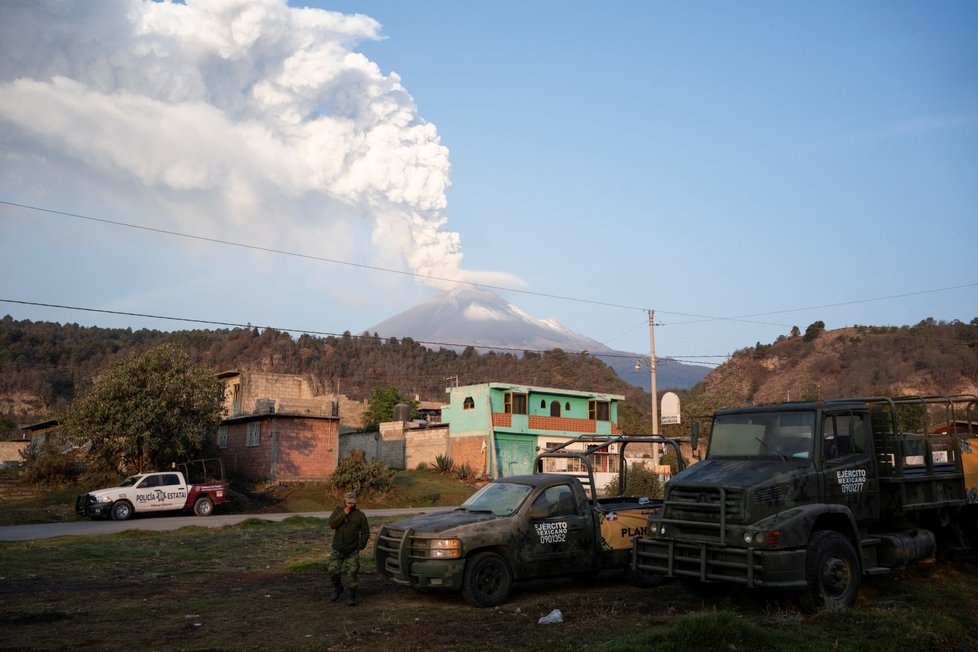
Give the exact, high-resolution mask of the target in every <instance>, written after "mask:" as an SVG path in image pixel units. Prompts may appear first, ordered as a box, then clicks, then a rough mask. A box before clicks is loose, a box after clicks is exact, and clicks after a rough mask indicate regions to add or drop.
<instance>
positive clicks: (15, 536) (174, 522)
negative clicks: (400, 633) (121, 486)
mask: <svg viewBox="0 0 978 652" xmlns="http://www.w3.org/2000/svg"><path fill="white" fill-rule="evenodd" d="M449 509H453V508H452V507H425V508H417V507H403V508H397V509H365V510H363V511H364V513H366V514H367V516H368V517H369V516H396V515H399V514H423V513H426V512H440V511H445V510H449ZM292 516H311V517H313V518H329V512H302V513H294V512H279V513H273V514H213V515H211V516H207V517H200V516H167V515H164V514H160V515H155V514H154V515H150V516H143V517H136V518H133V519H131V520H128V521H71V522H68V523H38V524H32V525H8V526H5V527H0V541H33V540H35V539H50V538H52V537H64V536H85V535H94V534H114V533H116V532H125V531H126V530H155V531H163V530H177V529H180V528H182V527H187V526H191V525H197V526H203V527H221V526H222V525H234V524H235V523H240V522H241V521H244V520H246V519H249V518H258V519H262V520H264V521H282V520H284V519H287V518H290V517H292Z"/></svg>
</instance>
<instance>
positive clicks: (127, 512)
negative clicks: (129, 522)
mask: <svg viewBox="0 0 978 652" xmlns="http://www.w3.org/2000/svg"><path fill="white" fill-rule="evenodd" d="M130 516H132V505H131V504H130V503H129V501H128V500H117V501H116V502H115V503H114V504H113V505H112V520H113V521H124V520H126V519H127V518H129V517H130Z"/></svg>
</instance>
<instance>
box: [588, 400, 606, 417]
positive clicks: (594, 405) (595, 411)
mask: <svg viewBox="0 0 978 652" xmlns="http://www.w3.org/2000/svg"><path fill="white" fill-rule="evenodd" d="M587 418H588V419H594V420H595V421H611V403H610V402H608V401H588V402H587Z"/></svg>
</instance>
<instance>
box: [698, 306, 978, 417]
mask: <svg viewBox="0 0 978 652" xmlns="http://www.w3.org/2000/svg"><path fill="white" fill-rule="evenodd" d="M698 390H701V391H703V392H706V393H708V394H711V395H715V396H722V397H724V399H725V400H726V401H729V402H733V403H769V402H775V401H784V400H806V399H819V398H821V399H830V398H840V397H845V396H881V395H886V396H896V395H920V396H928V395H951V394H975V393H978V319H975V320H972V321H971V323H970V324H964V323H961V322H953V323H943V322H935V321H934V320H933V319H927V320H924V321H922V322H920V323H919V324H917V325H916V326H902V327H874V326H854V327H850V328H841V329H837V330H832V331H825V330H824V325H823V324H822V322H816V323H814V324H812V325H811V326H809V327H808V329H807V330H806V332H805V334H804V335H802V334H800V333H797V334H795V335H794V336H790V337H783V338H780V339H779V340H778V341H777V342H774V343H773V344H767V345H764V344H760V343H758V344H757V345H756V346H753V347H750V348H747V349H743V350H740V351H737V352H736V354H735V355H734V356H733V357H732V358H731V359H730V360H729V361H728V362H726V363H725V364H723V365H721V366H720V367H718V368H717V369H715V370H714V371H713V372H712V373H710V375H709V376H707V377H706V379H705V380H704V381H703V383H702V384H701V386H700V387H699V388H698Z"/></svg>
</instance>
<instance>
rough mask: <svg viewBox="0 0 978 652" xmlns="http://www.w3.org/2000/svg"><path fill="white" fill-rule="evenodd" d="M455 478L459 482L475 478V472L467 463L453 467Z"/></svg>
mask: <svg viewBox="0 0 978 652" xmlns="http://www.w3.org/2000/svg"><path fill="white" fill-rule="evenodd" d="M455 477H456V478H458V479H459V480H463V481H464V480H468V479H469V478H474V477H475V470H474V469H473V468H472V467H471V466H469V464H468V463H465V464H463V465H462V466H456V467H455Z"/></svg>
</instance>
